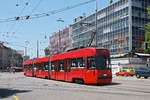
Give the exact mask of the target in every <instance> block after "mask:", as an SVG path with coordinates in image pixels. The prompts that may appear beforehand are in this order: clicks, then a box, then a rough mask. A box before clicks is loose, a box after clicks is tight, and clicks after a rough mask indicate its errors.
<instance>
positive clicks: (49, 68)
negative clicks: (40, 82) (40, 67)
mask: <svg viewBox="0 0 150 100" xmlns="http://www.w3.org/2000/svg"><path fill="white" fill-rule="evenodd" d="M48 70H49V72H48V73H49V79H51V56H49V67H48Z"/></svg>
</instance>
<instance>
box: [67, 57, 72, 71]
mask: <svg viewBox="0 0 150 100" xmlns="http://www.w3.org/2000/svg"><path fill="white" fill-rule="evenodd" d="M68 65H69V66H68V67H67V72H70V69H71V59H69V60H68Z"/></svg>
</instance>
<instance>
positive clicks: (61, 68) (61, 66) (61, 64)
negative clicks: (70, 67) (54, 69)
mask: <svg viewBox="0 0 150 100" xmlns="http://www.w3.org/2000/svg"><path fill="white" fill-rule="evenodd" d="M64 68H65V60H59V61H58V71H59V72H60V71H64Z"/></svg>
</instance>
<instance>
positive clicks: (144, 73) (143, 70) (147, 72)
mask: <svg viewBox="0 0 150 100" xmlns="http://www.w3.org/2000/svg"><path fill="white" fill-rule="evenodd" d="M135 73H136V77H137V78H141V77H144V78H145V79H147V78H148V77H150V68H149V67H140V68H137V69H135Z"/></svg>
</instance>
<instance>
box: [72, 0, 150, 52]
mask: <svg viewBox="0 0 150 100" xmlns="http://www.w3.org/2000/svg"><path fill="white" fill-rule="evenodd" d="M148 5H150V0H115V1H114V2H113V3H111V4H109V5H108V6H107V7H105V8H103V9H101V10H99V11H98V12H97V46H98V47H104V48H108V49H109V50H110V52H111V54H118V53H127V52H142V43H143V41H144V39H145V24H146V23H147V22H149V19H148V12H147V7H148ZM95 19H96V17H95V14H91V15H89V16H87V17H85V16H84V17H80V20H79V19H78V20H75V22H74V23H73V24H72V25H71V26H70V28H71V30H72V31H71V40H72V45H71V46H72V48H77V47H80V46H87V45H88V43H89V41H90V40H91V37H92V33H93V32H95V30H96V28H95V25H96V24H95ZM85 23H86V24H85Z"/></svg>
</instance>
